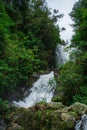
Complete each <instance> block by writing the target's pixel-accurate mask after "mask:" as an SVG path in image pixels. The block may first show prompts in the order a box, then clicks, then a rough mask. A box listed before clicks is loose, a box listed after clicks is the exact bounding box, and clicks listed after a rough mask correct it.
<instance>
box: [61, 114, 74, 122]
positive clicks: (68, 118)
mask: <svg viewBox="0 0 87 130" xmlns="http://www.w3.org/2000/svg"><path fill="white" fill-rule="evenodd" d="M61 118H62V120H63V121H64V122H66V123H67V122H68V123H69V122H75V117H73V116H72V115H69V114H68V113H62V114H61Z"/></svg>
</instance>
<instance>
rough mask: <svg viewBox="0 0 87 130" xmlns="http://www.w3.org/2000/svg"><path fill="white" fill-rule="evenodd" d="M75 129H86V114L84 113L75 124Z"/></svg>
mask: <svg viewBox="0 0 87 130" xmlns="http://www.w3.org/2000/svg"><path fill="white" fill-rule="evenodd" d="M75 130H87V115H86V114H84V115H83V116H82V118H81V120H80V121H79V122H78V123H77V124H76V126H75Z"/></svg>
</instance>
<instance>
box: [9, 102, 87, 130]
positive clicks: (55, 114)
mask: <svg viewBox="0 0 87 130" xmlns="http://www.w3.org/2000/svg"><path fill="white" fill-rule="evenodd" d="M86 112H87V106H86V105H84V104H81V103H75V104H73V105H72V106H69V107H67V106H64V105H63V104H62V103H61V102H59V103H57V102H56V103H54V102H51V103H45V104H36V105H35V106H34V107H31V108H28V109H24V108H16V107H14V109H13V111H12V112H11V114H10V115H9V118H8V120H9V125H8V129H7V130H74V127H75V122H76V120H77V119H78V118H80V117H81V115H82V114H84V113H86Z"/></svg>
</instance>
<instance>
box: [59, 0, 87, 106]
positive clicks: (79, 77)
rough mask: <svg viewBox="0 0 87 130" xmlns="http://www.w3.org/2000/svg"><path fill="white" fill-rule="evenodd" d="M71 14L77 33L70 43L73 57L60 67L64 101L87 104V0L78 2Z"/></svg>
mask: <svg viewBox="0 0 87 130" xmlns="http://www.w3.org/2000/svg"><path fill="white" fill-rule="evenodd" d="M70 16H71V18H72V20H73V21H74V24H73V25H72V27H73V29H74V32H75V34H74V35H73V37H72V40H71V45H70V48H72V47H73V51H72V54H71V59H70V61H69V62H67V63H66V64H65V65H63V66H62V67H61V69H60V80H59V81H60V86H61V87H62V89H63V96H62V101H63V103H64V104H67V105H70V104H71V103H73V102H76V101H79V102H82V103H85V104H87V1H86V0H79V1H78V2H76V3H75V5H74V7H73V9H72V12H71V13H70Z"/></svg>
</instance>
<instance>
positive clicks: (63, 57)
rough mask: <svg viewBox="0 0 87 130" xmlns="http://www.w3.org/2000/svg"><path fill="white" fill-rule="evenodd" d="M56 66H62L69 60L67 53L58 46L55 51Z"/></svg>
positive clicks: (62, 47)
mask: <svg viewBox="0 0 87 130" xmlns="http://www.w3.org/2000/svg"><path fill="white" fill-rule="evenodd" d="M55 53H56V62H57V64H64V63H65V62H66V61H67V60H68V59H69V53H68V52H66V51H65V47H64V46H62V45H58V46H57V47H56V50H55Z"/></svg>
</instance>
